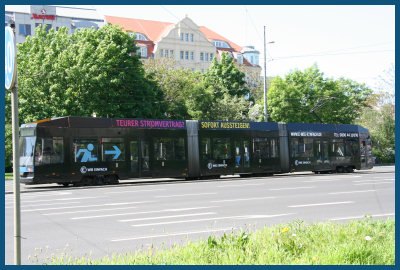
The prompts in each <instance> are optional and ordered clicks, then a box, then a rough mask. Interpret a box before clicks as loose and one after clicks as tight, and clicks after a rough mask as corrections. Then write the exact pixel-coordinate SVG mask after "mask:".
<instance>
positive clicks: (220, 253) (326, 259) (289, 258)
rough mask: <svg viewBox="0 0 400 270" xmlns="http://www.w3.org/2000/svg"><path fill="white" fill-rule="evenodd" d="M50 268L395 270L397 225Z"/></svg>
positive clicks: (278, 235) (341, 228)
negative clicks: (382, 269) (347, 268)
mask: <svg viewBox="0 0 400 270" xmlns="http://www.w3.org/2000/svg"><path fill="white" fill-rule="evenodd" d="M47 263H49V264H58V265H64V264H75V265H81V264H83V265H113V264H117V265H128V264H139V265H149V264H153V265H154V264H156V265H167V264H173V265H181V264H190V265H225V264H230V265H239V264H246V265H256V264H259V265H271V264H272V265H276V264H278V265H279V264H306V265H338V264H339V265H394V264H395V221H394V219H393V218H390V219H387V220H373V219H372V218H370V217H366V218H364V219H363V220H357V221H351V222H350V223H346V224H338V223H331V222H329V223H316V224H306V223H304V222H302V221H295V222H292V223H288V224H283V225H278V226H273V227H264V229H262V230H258V231H254V232H244V231H241V232H239V233H232V234H224V235H223V236H222V237H216V236H210V237H209V238H208V239H207V240H200V241H196V242H190V241H189V242H188V243H187V244H186V245H184V246H174V247H172V248H170V249H165V248H161V249H157V248H152V249H148V250H145V251H141V250H139V251H135V253H126V254H120V255H116V254H114V255H112V256H111V257H104V258H101V259H91V258H73V257H71V256H68V255H66V254H63V255H61V256H58V257H56V256H54V257H52V258H51V259H50V261H49V262H47Z"/></svg>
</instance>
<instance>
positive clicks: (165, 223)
mask: <svg viewBox="0 0 400 270" xmlns="http://www.w3.org/2000/svg"><path fill="white" fill-rule="evenodd" d="M287 215H293V213H289V214H277V215H250V216H230V217H217V218H201V219H189V220H176V221H167V222H158V223H147V224H134V225H131V226H132V227H147V226H157V225H168V224H178V223H191V222H201V221H211V220H221V219H258V218H260V219H262V218H274V217H281V216H287Z"/></svg>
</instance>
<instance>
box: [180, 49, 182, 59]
mask: <svg viewBox="0 0 400 270" xmlns="http://www.w3.org/2000/svg"><path fill="white" fill-rule="evenodd" d="M180 54H181V60H183V51H180Z"/></svg>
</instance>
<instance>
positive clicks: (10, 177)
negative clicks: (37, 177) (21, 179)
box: [5, 173, 14, 180]
mask: <svg viewBox="0 0 400 270" xmlns="http://www.w3.org/2000/svg"><path fill="white" fill-rule="evenodd" d="M5 179H6V180H12V179H14V178H13V173H6V175H5Z"/></svg>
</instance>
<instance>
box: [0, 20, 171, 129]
mask: <svg viewBox="0 0 400 270" xmlns="http://www.w3.org/2000/svg"><path fill="white" fill-rule="evenodd" d="M136 50H137V47H136V45H135V41H134V38H133V37H130V36H129V35H128V34H127V33H125V32H123V31H122V29H121V28H119V27H116V26H111V25H106V26H104V27H102V28H100V29H98V30H96V29H94V28H91V29H87V28H83V29H80V30H77V31H76V32H75V33H72V34H68V29H66V28H60V29H59V30H58V31H54V29H51V30H50V31H49V32H48V33H47V32H46V30H45V28H44V27H43V28H42V27H40V26H39V27H38V28H36V30H35V36H33V37H27V39H26V41H25V42H23V43H21V44H19V45H18V59H17V61H18V86H19V113H20V114H19V115H20V122H30V121H34V120H39V119H44V118H49V117H56V116H67V115H69V116H92V115H93V114H95V115H96V116H97V117H107V116H108V117H148V118H161V117H163V115H164V112H165V110H166V106H165V104H164V103H162V102H159V101H162V100H163V98H164V97H163V92H162V91H161V90H160V89H159V88H158V86H157V83H156V82H155V81H154V80H152V79H151V78H147V77H146V75H145V72H144V69H143V66H142V64H141V62H140V60H139V57H138V56H132V55H131V54H132V53H135V52H136ZM8 98H9V97H8ZM7 103H9V102H6V104H7ZM7 115H9V113H8V114H7Z"/></svg>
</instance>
